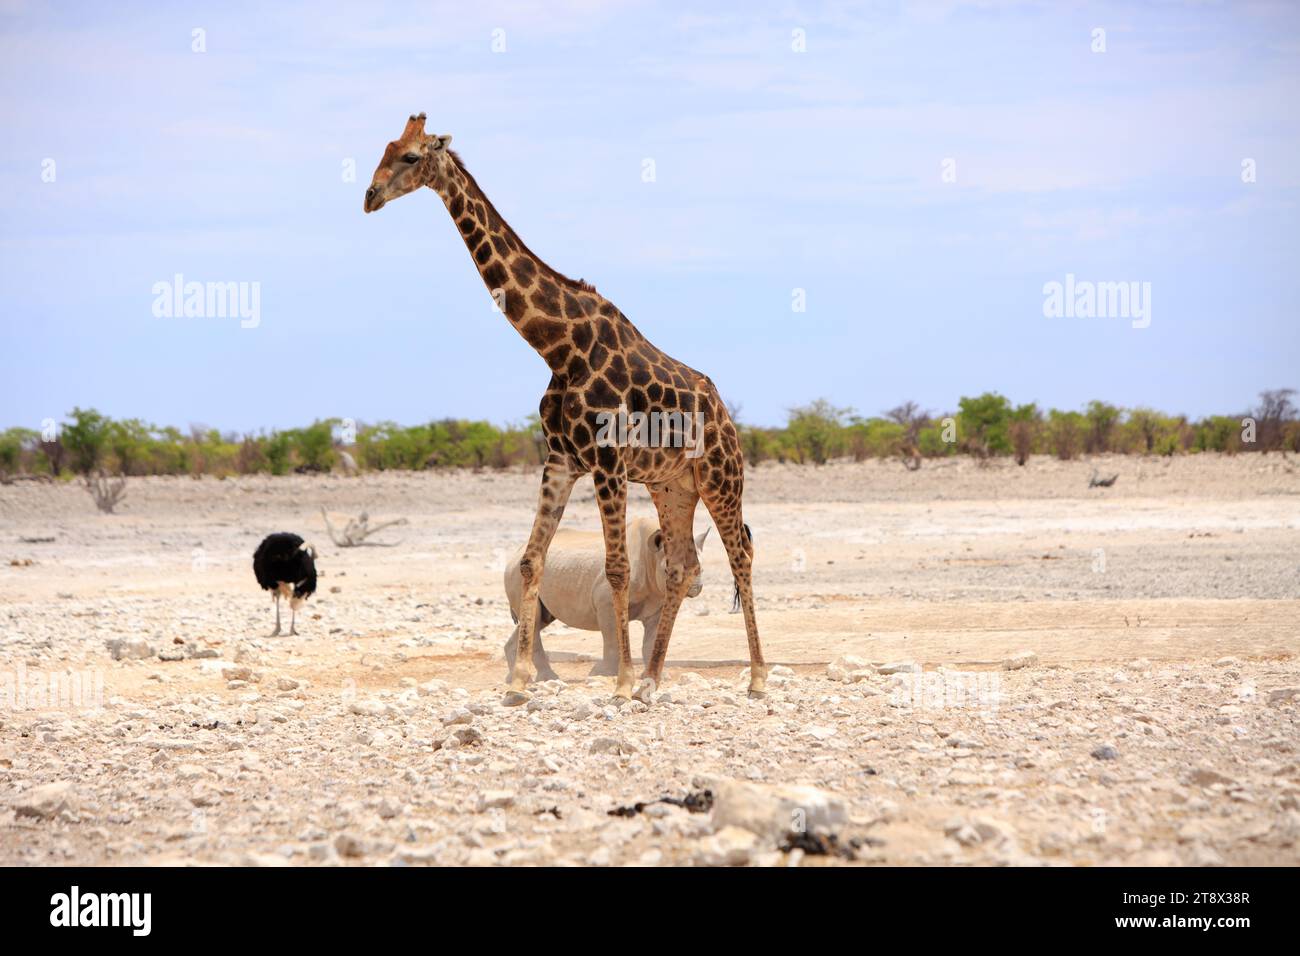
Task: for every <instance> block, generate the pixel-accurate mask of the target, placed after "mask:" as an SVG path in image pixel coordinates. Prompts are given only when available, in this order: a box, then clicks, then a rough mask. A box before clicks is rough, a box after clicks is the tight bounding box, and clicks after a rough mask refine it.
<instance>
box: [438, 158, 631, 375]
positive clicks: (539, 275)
mask: <svg viewBox="0 0 1300 956" xmlns="http://www.w3.org/2000/svg"><path fill="white" fill-rule="evenodd" d="M434 188H435V190H436V191H437V193H438V195H439V196H441V197H442V201H443V203H444V204H445V205H446V206H447V211H448V212H449V213H450V214H451V218H452V221H453V222H455V223H456V228H457V229H458V230H459V232H460V236H461V238H462V239H463V240H464V241H465V247H466V248H467V249H468V250H469V254H470V257H471V258H472V259H473V260H474V265H475V267H476V268H477V269H478V271H479V275H481V276H482V277H483V283H484V284H485V285H486V286H487V287H488V291H489V292H490V293H491V294H492V298H493V299H494V300H495V301H496V306H497V308H498V309H500V310H501V311H503V312H504V313H505V315H506V318H508V319H509V320H510V324H511V325H513V326H514V327H515V328H516V329H517V330H518V331H519V334H520V335H522V336H523V337H524V339H525V340H526V341H527V342H528V344H529V345H531V346H532V347H533V348H534V349H535V350H536V351H537V353H538V354H539V355H541V356H542V358H543V359H545V360H546V364H547V365H549V366H550V367H551V369H552V371H555V372H563V371H564V370H565V369H566V367H567V366H568V363H569V362H571V361H572V360H573V358H574V352H575V350H574V348H573V345H574V344H577V345H578V346H579V347H580V348H581V347H582V342H583V340H584V339H585V340H586V341H588V342H590V340H591V338H592V336H593V334H594V332H593V325H594V321H595V317H596V312H597V310H598V309H599V308H600V306H601V304H602V300H601V299H600V297H599V296H598V295H597V294H596V293H595V290H593V289H591V287H590V286H585V285H584V284H582V283H576V282H573V281H572V280H569V279H566V278H564V277H563V276H561V275H559V273H557V272H555V270H553V269H551V268H550V267H549V266H547V265H546V263H544V262H542V261H541V260H540V259H539V258H537V256H535V255H533V253H532V252H530V251H529V249H528V247H527V246H525V245H524V244H523V242H522V241H521V240H520V238H519V237H518V236H517V235H516V234H515V231H514V230H513V229H511V228H510V224H509V223H507V222H506V221H505V220H504V219H502V218H501V216H500V215H499V214H498V213H497V211H496V209H495V208H494V207H493V205H492V203H491V202H490V201H489V200H488V198H487V196H485V195H484V194H483V190H482V189H481V188H480V187H479V185H478V183H476V182H475V181H474V178H473V177H472V176H470V175H469V173H467V172H466V171H465V170H464V169H463V168H461V167H460V165H459V164H458V163H454V164H452V168H451V171H450V173H449V174H448V177H447V181H446V182H445V183H443V184H441V185H439V186H435V187H434ZM606 307H607V308H611V307H609V306H608V304H606Z"/></svg>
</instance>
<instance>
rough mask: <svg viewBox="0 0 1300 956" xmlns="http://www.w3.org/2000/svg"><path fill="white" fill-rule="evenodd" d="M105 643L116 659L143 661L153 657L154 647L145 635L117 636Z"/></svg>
mask: <svg viewBox="0 0 1300 956" xmlns="http://www.w3.org/2000/svg"><path fill="white" fill-rule="evenodd" d="M105 644H106V646H107V647H108V653H109V654H111V655H112V657H113V660H115V661H142V660H144V659H145V658H147V657H153V647H152V646H151V645H150V644H149V642H148V641H146V640H145V639H144V638H143V637H116V638H112V639H111V640H108V641H106V642H105Z"/></svg>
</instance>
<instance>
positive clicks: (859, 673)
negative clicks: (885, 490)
mask: <svg viewBox="0 0 1300 956" xmlns="http://www.w3.org/2000/svg"><path fill="white" fill-rule="evenodd" d="M870 674H871V664H870V662H868V661H866V660H865V659H863V658H861V657H854V656H853V655H852V654H844V655H842V656H840V657H837V658H835V660H833V661H831V662H830V663H829V664H827V665H826V676H827V677H829V678H830V679H831V680H838V681H844V682H845V683H849V684H851V683H853V682H855V681H859V680H864V679H865V678H866V677H868V676H870Z"/></svg>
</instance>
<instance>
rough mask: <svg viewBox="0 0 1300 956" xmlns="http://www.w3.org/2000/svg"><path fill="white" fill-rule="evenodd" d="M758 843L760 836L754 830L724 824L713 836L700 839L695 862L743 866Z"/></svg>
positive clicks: (703, 864) (710, 864) (706, 864)
mask: <svg viewBox="0 0 1300 956" xmlns="http://www.w3.org/2000/svg"><path fill="white" fill-rule="evenodd" d="M757 844H758V837H757V836H756V835H755V834H754V833H753V832H752V831H750V830H747V829H745V828H743V827H737V826H724V827H723V828H722V829H721V830H719V831H718V832H717V833H715V834H713V835H712V836H706V837H704V838H703V839H702V840H700V844H699V846H698V848H697V849H696V851H695V862H696V863H698V864H700V865H702V866H743V865H744V864H746V863H748V862H749V859H750V857H751V856H753V854H754V850H755V849H756V847H757Z"/></svg>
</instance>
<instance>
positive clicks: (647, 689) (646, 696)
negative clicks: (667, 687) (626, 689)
mask: <svg viewBox="0 0 1300 956" xmlns="http://www.w3.org/2000/svg"><path fill="white" fill-rule="evenodd" d="M657 689H658V685H657V684H655V682H654V679H653V678H651V677H642V678H641V683H639V684H637V685H636V690H634V691H633V692H632V697H633V699H634V700H639V701H641V703H643V704H649V703H650V698H651V697H652V696H654V692H655V690H657Z"/></svg>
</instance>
